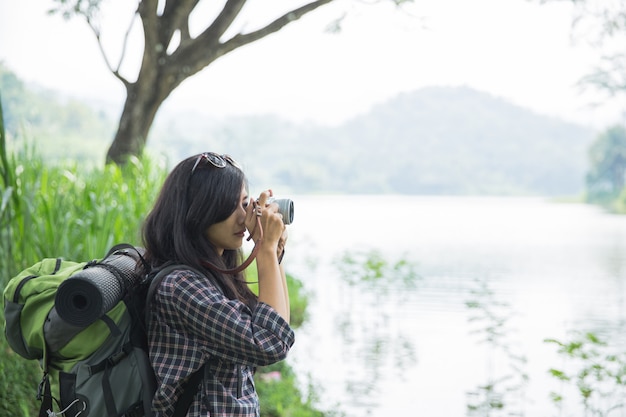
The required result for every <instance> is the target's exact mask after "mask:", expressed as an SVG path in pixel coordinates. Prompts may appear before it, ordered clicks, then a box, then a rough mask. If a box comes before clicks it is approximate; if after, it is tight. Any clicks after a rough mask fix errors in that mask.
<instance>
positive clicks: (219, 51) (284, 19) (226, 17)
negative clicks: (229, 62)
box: [171, 0, 335, 81]
mask: <svg viewBox="0 0 626 417" xmlns="http://www.w3.org/2000/svg"><path fill="white" fill-rule="evenodd" d="M333 1H335V0H317V1H313V2H311V3H308V4H306V5H304V6H301V7H299V8H297V9H295V10H292V11H289V12H287V13H285V14H283V15H282V16H280V17H278V18H277V19H275V20H274V21H272V22H271V23H269V24H268V25H266V26H265V27H263V28H261V29H258V30H255V31H253V32H250V33H246V34H241V33H239V34H237V35H235V36H233V37H232V38H230V39H229V40H228V41H226V42H223V43H221V42H220V41H219V38H220V37H221V36H222V35H223V33H224V32H225V31H226V30H227V29H228V27H229V26H230V24H231V23H232V22H233V21H234V19H235V18H236V17H237V15H238V14H239V12H240V11H241V7H243V5H244V4H245V0H229V1H228V2H227V5H226V6H228V4H231V6H232V7H237V9H236V10H232V9H231V10H226V8H227V7H226V6H225V7H224V10H222V13H220V16H218V18H217V19H216V20H215V21H214V22H213V24H212V25H211V26H210V27H209V28H207V29H206V30H205V31H204V32H203V33H202V34H201V35H200V36H198V37H197V38H195V39H191V40H189V41H188V42H186V43H185V44H184V45H183V44H181V45H180V47H179V49H178V51H177V52H176V54H175V55H174V54H173V55H172V57H171V58H172V61H171V62H172V65H174V66H176V68H173V69H179V68H181V67H186V68H188V72H187V73H185V74H179V75H180V76H183V77H185V78H186V77H188V76H191V75H193V74H195V73H197V72H199V71H200V70H202V69H203V68H205V67H206V66H208V65H209V64H210V63H211V62H213V61H215V60H216V59H217V58H219V57H221V56H223V55H225V54H227V53H228V52H231V51H233V50H235V49H237V48H239V47H240V46H243V45H246V44H249V43H251V42H254V41H256V40H259V39H261V38H263V37H265V36H268V35H271V34H272V33H275V32H278V31H279V30H280V29H282V28H283V27H285V26H286V25H288V24H289V23H291V22H294V21H296V20H298V19H300V18H301V17H302V16H304V15H305V14H307V13H309V12H312V11H313V10H315V9H317V8H319V7H321V6H323V5H325V4H328V3H331V2H333ZM181 81H182V80H181Z"/></svg>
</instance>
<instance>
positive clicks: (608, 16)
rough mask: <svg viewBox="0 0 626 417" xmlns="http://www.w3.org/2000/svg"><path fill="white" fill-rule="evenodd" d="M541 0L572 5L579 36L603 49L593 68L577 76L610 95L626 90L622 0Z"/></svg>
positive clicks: (625, 8) (624, 5)
mask: <svg viewBox="0 0 626 417" xmlns="http://www.w3.org/2000/svg"><path fill="white" fill-rule="evenodd" d="M540 1H541V2H542V3H548V2H556V1H561V2H562V1H566V2H571V3H572V4H573V5H574V11H575V12H574V13H575V15H574V17H573V28H574V29H575V32H576V33H577V34H579V35H580V37H581V38H583V39H585V40H586V41H587V42H590V43H591V44H592V45H594V46H595V47H598V48H602V49H603V50H605V51H607V52H606V53H605V54H604V56H603V57H602V59H601V62H600V63H598V65H597V66H596V68H595V70H594V71H593V72H592V73H590V74H589V75H587V76H585V77H584V78H583V79H582V80H581V84H582V85H591V86H594V87H595V88H597V89H598V90H600V91H604V92H606V93H608V94H609V95H610V96H615V95H618V94H626V54H625V53H624V52H623V42H624V39H626V2H624V1H603V0H540Z"/></svg>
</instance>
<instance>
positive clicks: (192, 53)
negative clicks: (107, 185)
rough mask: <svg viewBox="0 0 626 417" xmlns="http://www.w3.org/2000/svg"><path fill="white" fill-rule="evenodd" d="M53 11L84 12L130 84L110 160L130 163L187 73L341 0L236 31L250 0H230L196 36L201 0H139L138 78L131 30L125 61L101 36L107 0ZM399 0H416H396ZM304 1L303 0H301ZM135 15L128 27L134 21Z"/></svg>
mask: <svg viewBox="0 0 626 417" xmlns="http://www.w3.org/2000/svg"><path fill="white" fill-rule="evenodd" d="M53 1H54V3H55V8H53V9H52V10H51V11H50V12H51V13H56V14H61V15H62V16H63V17H65V18H70V17H72V16H79V17H82V18H84V19H85V20H86V22H87V24H88V25H89V27H90V28H91V30H92V31H93V33H94V34H95V36H96V40H97V41H98V45H99V47H100V50H101V52H102V54H103V56H104V60H105V63H106V65H107V66H108V68H109V70H110V71H111V72H112V74H113V75H114V76H115V77H117V78H118V79H119V80H120V81H121V82H122V83H123V84H124V87H125V90H126V101H125V103H124V107H123V110H122V114H121V117H120V121H119V126H118V129H117V132H116V134H115V137H114V139H113V143H112V144H111V146H110V148H109V150H108V152H107V162H113V163H117V164H124V163H125V162H126V160H127V159H128V157H129V156H131V155H135V156H138V155H140V154H141V152H142V151H143V149H144V147H145V145H146V141H147V138H148V133H149V131H150V127H151V126H152V123H153V121H154V119H155V116H156V114H157V111H158V109H159V108H160V106H161V105H162V104H163V102H164V101H165V100H166V99H167V97H168V96H169V95H170V94H171V93H172V92H173V91H174V90H175V89H176V88H177V87H178V86H179V85H180V84H181V83H182V82H183V81H184V80H186V79H187V78H189V77H191V76H193V75H194V74H197V73H198V72H199V71H201V70H203V69H204V68H206V67H207V66H208V65H210V64H211V63H213V62H215V60H217V59H218V58H220V57H222V56H224V55H226V54H228V53H229V52H232V51H234V50H235V49H237V48H240V47H242V46H245V45H248V44H250V43H252V42H255V41H257V40H259V39H262V38H264V37H266V36H268V35H270V34H273V33H275V32H278V31H279V30H281V29H282V28H284V27H285V26H286V25H288V24H290V23H292V22H294V21H296V20H298V19H300V18H301V17H302V16H304V15H306V14H308V13H310V12H312V11H314V10H316V9H318V8H320V7H322V6H324V5H326V4H329V3H332V2H333V1H336V0H314V1H313V0H311V1H304V4H303V5H301V6H300V7H296V8H293V9H291V10H289V11H287V12H284V13H282V14H280V15H279V16H277V17H276V18H274V19H273V20H271V21H270V22H267V23H265V24H264V25H262V26H261V27H260V28H259V29H255V30H252V31H249V32H245V33H244V32H243V31H236V33H235V34H234V35H230V33H232V32H233V29H234V27H233V22H235V19H236V18H237V17H238V16H239V15H240V13H241V11H242V9H243V8H244V6H245V5H246V3H248V0H224V1H223V5H222V6H221V10H219V12H218V13H216V15H215V17H213V18H212V20H211V18H210V17H207V19H206V20H207V23H206V26H204V27H205V29H204V31H202V32H201V33H200V34H199V35H197V36H195V37H193V36H192V35H191V34H190V32H189V20H190V15H191V14H192V13H193V12H194V10H195V9H196V7H197V6H198V4H199V3H200V0H136V1H137V9H136V11H135V17H138V18H139V20H140V21H141V28H142V30H143V54H142V59H141V66H140V69H139V71H138V73H137V74H136V77H134V79H135V80H134V81H131V79H130V78H129V77H127V76H124V75H122V73H121V72H120V68H121V65H122V61H123V60H124V58H125V56H124V54H125V51H126V47H127V45H126V44H127V42H128V36H127V37H126V38H125V40H124V42H123V43H124V44H123V45H121V51H122V53H121V58H120V61H119V65H117V66H116V67H114V66H112V65H111V62H110V60H109V59H108V57H107V54H106V53H105V50H104V48H103V45H102V42H101V31H100V27H99V24H98V17H99V12H100V6H101V3H102V0H53ZM378 1H381V0H378ZM391 1H393V2H394V3H395V4H396V5H400V4H401V3H403V2H405V1H411V0H391ZM300 3H302V2H300ZM135 21H136V19H133V20H132V22H131V25H130V27H129V28H128V32H127V34H128V33H130V30H131V28H132V27H133V25H134V22H135Z"/></svg>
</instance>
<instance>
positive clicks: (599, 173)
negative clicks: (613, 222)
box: [587, 126, 626, 208]
mask: <svg viewBox="0 0 626 417" xmlns="http://www.w3.org/2000/svg"><path fill="white" fill-rule="evenodd" d="M589 160H590V168H589V173H588V174H587V200H588V201H589V202H592V203H599V204H603V205H605V206H607V207H610V208H614V207H613V205H614V204H615V203H616V201H617V202H618V204H619V202H620V201H623V200H622V198H619V199H618V197H620V195H621V194H622V193H623V191H624V181H625V178H626V177H625V175H626V128H624V127H623V126H613V127H611V128H609V129H607V130H606V131H605V132H603V133H602V134H600V135H599V136H598V137H597V138H596V140H595V141H594V142H593V144H592V145H591V147H590V148H589Z"/></svg>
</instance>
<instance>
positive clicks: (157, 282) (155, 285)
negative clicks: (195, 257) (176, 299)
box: [145, 264, 205, 325]
mask: <svg viewBox="0 0 626 417" xmlns="http://www.w3.org/2000/svg"><path fill="white" fill-rule="evenodd" d="M177 269H187V270H189V271H194V272H195V273H197V274H199V275H202V276H204V275H205V274H203V273H202V272H200V271H198V270H197V269H195V268H193V267H191V266H187V265H183V264H170V265H167V266H166V267H164V268H162V269H160V270H159V271H158V272H157V273H156V275H155V276H154V277H152V279H151V280H150V286H149V287H148V292H147V294H146V317H145V320H146V321H145V323H146V325H147V324H148V321H149V319H150V304H151V303H152V301H153V300H154V295H155V294H156V292H157V290H158V289H159V287H160V286H161V282H163V279H164V278H165V277H166V276H167V275H168V274H169V273H171V272H172V271H175V270H177Z"/></svg>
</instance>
